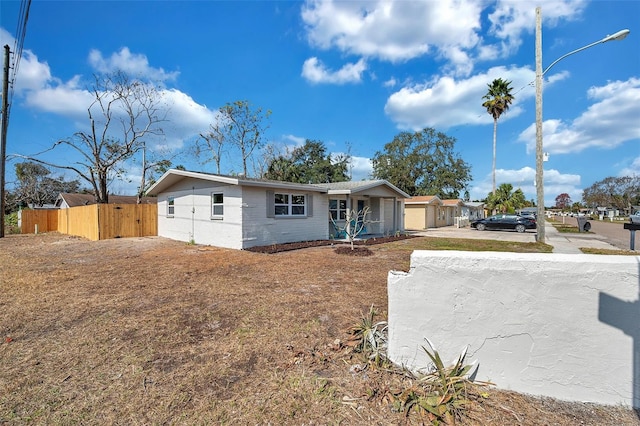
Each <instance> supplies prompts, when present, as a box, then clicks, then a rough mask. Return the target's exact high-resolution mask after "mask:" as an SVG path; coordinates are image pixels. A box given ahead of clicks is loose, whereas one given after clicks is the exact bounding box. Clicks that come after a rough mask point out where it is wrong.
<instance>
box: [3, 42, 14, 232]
mask: <svg viewBox="0 0 640 426" xmlns="http://www.w3.org/2000/svg"><path fill="white" fill-rule="evenodd" d="M10 53H11V51H10V50H9V45H8V44H5V45H4V75H3V77H4V78H3V79H2V128H0V133H1V134H0V238H4V204H5V203H4V200H5V191H4V184H5V182H4V177H5V166H6V160H7V128H8V127H9V54H10Z"/></svg>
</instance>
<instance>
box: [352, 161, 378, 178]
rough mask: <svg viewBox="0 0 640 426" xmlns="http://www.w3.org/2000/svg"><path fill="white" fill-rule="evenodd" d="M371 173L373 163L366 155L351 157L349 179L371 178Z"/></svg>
mask: <svg viewBox="0 0 640 426" xmlns="http://www.w3.org/2000/svg"><path fill="white" fill-rule="evenodd" d="M372 173H373V163H372V162H371V159H369V158H366V157H356V156H352V157H351V180H353V181H356V180H367V179H371V174H372Z"/></svg>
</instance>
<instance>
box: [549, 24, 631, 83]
mask: <svg viewBox="0 0 640 426" xmlns="http://www.w3.org/2000/svg"><path fill="white" fill-rule="evenodd" d="M629 32H630V31H629V30H621V31H618V32H617V33H615V34H613V35H610V36H606V37H605V38H603V39H602V40H598V41H594V42H593V43H591V44H588V45H586V46H583V47H581V48H580V49H576V50H574V51H572V52H569V53H567V54H564V55H562V56H560V57H559V58H558V59H556V60H555V61H553V62H552V63H551V65H549V66H548V67H547V68H545V70H544V71H542V75H545V74H546V73H547V71H549V70H550V69H551V67H552V66H554V65H555V64H557V63H558V62H560V61H561V60H563V59H564V58H566V57H567V56H571V55H573V54H574V53H578V52H582V51H583V50H585V49H588V48H590V47H593V46H595V45H596V44H600V43H606V42H608V41H612V40H622V39H623V38H625V37H626V36H627V35H629Z"/></svg>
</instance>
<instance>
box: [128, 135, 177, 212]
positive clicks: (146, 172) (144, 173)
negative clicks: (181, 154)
mask: <svg viewBox="0 0 640 426" xmlns="http://www.w3.org/2000/svg"><path fill="white" fill-rule="evenodd" d="M140 151H141V152H142V165H141V166H142V167H141V176H140V186H139V187H138V193H137V194H136V197H137V199H136V202H137V203H138V204H140V203H141V202H142V197H144V194H146V192H147V190H148V189H149V187H151V185H153V184H154V183H155V181H156V180H155V176H156V175H157V174H158V173H164V171H166V170H167V169H169V167H171V160H168V159H166V158H161V157H159V156H158V155H157V154H153V153H152V154H151V155H150V156H147V153H148V150H147V144H146V143H145V142H142V148H141V150H140Z"/></svg>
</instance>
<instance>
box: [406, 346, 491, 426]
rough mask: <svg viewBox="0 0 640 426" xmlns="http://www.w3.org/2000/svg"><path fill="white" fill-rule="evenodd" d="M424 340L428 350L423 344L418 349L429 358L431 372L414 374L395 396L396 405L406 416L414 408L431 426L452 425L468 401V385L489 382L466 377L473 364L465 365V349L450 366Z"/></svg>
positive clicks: (468, 375)
mask: <svg viewBox="0 0 640 426" xmlns="http://www.w3.org/2000/svg"><path fill="white" fill-rule="evenodd" d="M425 340H426V341H427V343H428V344H429V347H430V349H427V348H426V347H424V346H423V347H422V348H423V350H424V351H425V353H426V354H427V356H429V358H430V359H431V362H432V365H431V371H430V372H429V373H427V374H424V375H422V376H420V377H417V380H416V382H415V384H413V385H412V386H411V387H410V388H408V389H405V390H403V391H401V392H399V393H398V394H397V395H396V407H397V408H398V409H402V410H403V411H404V412H405V413H406V414H407V415H409V413H410V412H411V411H415V412H417V413H418V414H420V415H421V416H424V417H426V418H427V419H428V420H429V421H430V422H431V423H432V424H434V425H438V424H441V423H444V424H449V425H454V424H455V422H456V418H460V417H461V416H462V413H463V410H464V408H465V407H466V406H467V405H468V404H469V403H470V400H469V392H468V391H469V389H470V387H471V386H486V385H490V384H491V383H489V382H474V381H472V380H471V379H470V374H469V373H470V372H471V370H472V369H473V367H474V363H472V364H465V358H466V356H467V348H465V349H464V350H463V351H462V353H461V354H460V355H459V356H458V358H457V360H456V362H455V363H454V364H453V365H451V366H449V367H446V366H445V365H444V363H443V362H442V358H441V357H440V354H439V353H438V351H437V350H436V349H435V347H434V345H433V343H431V341H429V339H425Z"/></svg>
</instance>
